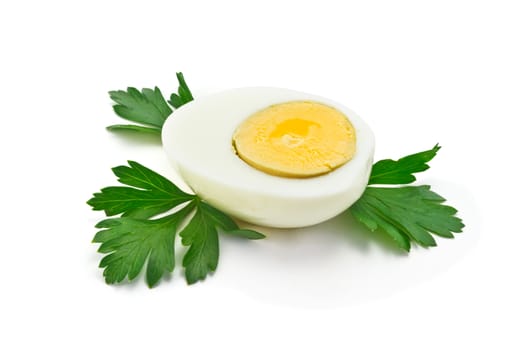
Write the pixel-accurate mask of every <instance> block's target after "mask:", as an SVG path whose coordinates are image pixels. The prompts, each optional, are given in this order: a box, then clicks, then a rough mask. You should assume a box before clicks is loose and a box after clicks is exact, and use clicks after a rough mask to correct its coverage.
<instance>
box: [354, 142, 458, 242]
mask: <svg viewBox="0 0 525 350" xmlns="http://www.w3.org/2000/svg"><path fill="white" fill-rule="evenodd" d="M438 150H439V146H438V145H436V146H435V147H434V148H433V149H431V150H429V151H425V152H420V153H416V154H413V155H410V156H407V157H404V158H401V159H399V160H398V161H393V160H390V159H387V160H381V161H379V162H377V163H376V164H374V166H373V168H372V174H373V175H374V174H375V177H373V178H372V176H371V178H370V182H369V185H371V184H378V183H381V184H390V185H391V184H406V183H411V182H413V181H414V180H415V177H414V175H413V173H416V172H421V171H424V170H426V169H428V168H429V166H428V165H427V164H426V163H427V162H428V161H430V160H431V159H432V158H434V156H435V155H436V153H437V151H438ZM443 202H445V198H443V197H441V196H440V195H438V194H437V193H435V192H432V191H431V190H430V186H427V185H424V186H399V187H377V186H368V187H367V188H366V190H365V192H364V193H363V195H362V196H361V197H360V198H359V199H358V200H357V202H355V203H354V204H353V205H352V206H351V207H350V209H349V211H350V213H351V214H352V215H353V216H354V217H355V218H356V219H357V220H359V221H360V222H361V223H363V224H364V225H365V226H366V227H367V228H368V229H369V230H371V231H375V230H376V229H378V228H380V229H382V230H383V231H384V232H386V233H387V234H388V235H389V236H390V237H391V238H392V239H393V240H394V241H395V242H396V243H397V245H398V246H399V247H400V248H401V249H404V250H406V251H410V247H411V241H414V242H416V243H418V244H419V245H421V246H423V247H431V246H435V245H436V241H435V239H434V237H433V236H432V235H437V236H441V237H446V238H453V237H454V235H453V233H459V232H461V230H462V228H463V227H464V225H463V223H462V221H461V219H460V218H458V217H457V216H455V214H456V213H457V210H456V209H455V208H453V207H450V206H447V205H444V204H443Z"/></svg>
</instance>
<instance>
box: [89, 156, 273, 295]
mask: <svg viewBox="0 0 525 350" xmlns="http://www.w3.org/2000/svg"><path fill="white" fill-rule="evenodd" d="M128 164H129V166H118V167H115V168H113V173H114V174H115V175H116V176H117V178H118V181H119V182H121V183H122V184H124V185H127V186H111V187H106V188H103V189H102V190H101V191H100V192H98V193H95V194H94V195H93V197H92V198H91V199H90V200H89V201H88V204H89V205H90V206H91V207H92V208H93V209H94V210H103V211H104V212H105V213H106V215H107V216H117V217H112V218H108V219H105V220H102V221H100V222H99V223H98V224H97V225H96V228H98V229H100V231H98V232H97V234H96V235H95V238H94V239H93V242H94V243H101V245H100V247H99V252H100V253H103V254H107V255H106V256H105V257H104V258H103V259H102V260H101V261H100V265H99V266H100V267H101V268H103V269H104V277H105V280H106V282H107V283H108V284H113V283H119V282H122V281H123V280H124V279H125V278H126V277H127V278H128V280H130V281H131V280H134V279H135V278H136V277H137V276H138V275H139V273H140V272H141V271H142V269H143V268H144V266H145V265H146V264H147V267H146V281H147V283H148V285H149V286H150V287H153V286H154V285H156V284H157V283H158V282H159V280H160V279H161V278H162V276H164V275H165V274H169V273H171V272H172V271H173V270H174V268H175V249H174V245H175V236H176V234H177V232H179V234H180V237H181V238H182V244H183V245H184V246H187V247H188V249H187V251H186V253H185V255H184V258H183V267H184V269H185V270H184V271H185V275H186V281H187V282H188V283H189V284H193V283H195V282H198V281H200V280H204V279H205V278H206V276H207V275H208V274H209V273H212V272H213V271H215V270H216V268H217V264H218V260H219V231H220V232H223V233H226V234H229V235H234V236H237V237H241V238H247V239H261V238H264V235H263V234H261V233H259V232H256V231H253V230H246V229H240V228H239V226H238V225H237V224H236V223H235V221H233V220H232V219H231V218H230V217H229V216H228V215H226V214H224V213H223V212H221V211H220V210H218V209H216V208H214V207H212V206H211V205H209V204H208V203H206V202H204V201H203V200H202V199H201V198H199V197H198V196H196V195H194V194H189V193H186V192H184V191H182V190H181V189H179V188H178V187H177V186H176V185H175V184H173V183H172V182H171V181H169V180H168V179H166V178H165V177H163V176H161V175H159V174H158V173H156V172H154V171H153V170H150V169H148V168H146V167H145V166H143V165H141V164H139V163H137V162H134V161H129V162H128ZM172 210H175V212H174V213H171V214H168V213H167V212H169V211H172ZM118 215H120V216H118ZM159 216H160V217H159ZM188 220H189V222H188V223H187V224H186V225H185V226H184V223H185V222H187V221H188Z"/></svg>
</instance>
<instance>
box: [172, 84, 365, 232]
mask: <svg viewBox="0 0 525 350" xmlns="http://www.w3.org/2000/svg"><path fill="white" fill-rule="evenodd" d="M162 143H163V147H164V149H165V151H166V153H167V155H168V158H169V159H170V160H171V161H172V163H173V164H174V165H175V166H176V168H177V169H178V171H179V173H180V175H181V176H182V178H183V179H184V180H185V182H186V183H187V184H188V185H189V186H190V187H191V188H192V189H193V191H194V192H195V193H196V194H198V195H199V196H200V197H201V198H203V199H204V200H206V201H207V202H209V203H210V204H212V205H214V206H215V207H217V208H218V209H220V210H222V211H224V212H226V213H228V214H230V215H232V216H234V217H236V218H238V219H240V220H243V221H246V222H249V223H253V224H256V225H261V226H269V227H281V228H291V227H304V226H310V225H314V224H317V223H320V222H323V221H325V220H328V219H330V218H332V217H334V216H336V215H338V214H340V213H341V212H343V211H344V210H346V209H347V208H348V207H350V206H351V205H352V204H353V203H354V202H355V201H356V200H357V199H359V197H360V196H361V195H362V193H363V192H364V190H365V187H366V185H367V183H368V178H369V176H370V170H371V167H372V162H373V154H374V135H373V133H372V131H371V130H370V128H369V127H368V126H367V125H366V123H365V122H364V121H363V120H362V119H361V118H359V117H358V116H357V115H356V114H355V113H354V112H352V111H351V110H350V109H348V108H346V107H345V106H343V105H341V104H339V103H336V102H334V101H331V100H329V99H326V98H323V97H320V96H315V95H311V94H307V93H303V92H299V91H293V90H287V89H280V88H270V87H251V88H240V89H233V90H227V91H223V92H221V93H217V94H214V95H209V96H204V97H201V98H198V99H196V100H195V101H192V102H190V103H188V104H186V105H184V106H182V107H180V108H179V109H177V110H176V111H175V112H174V113H173V114H172V115H171V116H170V117H169V118H168V120H167V121H166V122H165V124H164V126H163V129H162Z"/></svg>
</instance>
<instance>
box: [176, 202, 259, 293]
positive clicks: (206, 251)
mask: <svg viewBox="0 0 525 350" xmlns="http://www.w3.org/2000/svg"><path fill="white" fill-rule="evenodd" d="M196 206H197V210H196V212H195V215H194V216H193V218H192V219H191V221H190V222H189V223H188V225H187V226H186V227H185V228H184V229H183V230H182V231H181V233H180V237H181V238H182V244H183V245H185V246H189V249H188V251H187V253H186V255H184V260H183V262H182V265H183V266H184V267H185V274H186V281H187V282H188V284H193V283H195V282H198V281H199V280H203V279H205V278H206V275H207V274H208V273H211V272H213V271H215V269H216V268H217V263H218V260H219V241H218V232H217V228H220V229H222V230H223V231H224V232H225V233H228V234H231V235H234V236H238V237H243V238H247V239H261V238H264V235H263V234H261V233H259V232H257V231H252V230H245V229H242V230H241V229H239V226H237V224H236V223H235V222H234V221H233V220H232V219H231V218H230V217H229V216H227V215H226V214H224V213H223V212H221V211H219V210H218V209H216V208H214V207H212V206H211V205H209V204H206V203H204V202H202V201H200V200H196Z"/></svg>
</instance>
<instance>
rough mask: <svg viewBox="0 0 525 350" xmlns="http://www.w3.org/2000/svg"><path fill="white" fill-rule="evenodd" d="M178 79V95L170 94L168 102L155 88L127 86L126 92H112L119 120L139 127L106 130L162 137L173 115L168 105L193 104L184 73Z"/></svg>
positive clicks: (112, 126) (111, 96) (118, 126)
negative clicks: (163, 126) (164, 127)
mask: <svg viewBox="0 0 525 350" xmlns="http://www.w3.org/2000/svg"><path fill="white" fill-rule="evenodd" d="M177 80H178V81H179V89H178V93H179V94H178V95H177V94H175V93H173V94H171V96H170V100H169V101H166V99H165V98H164V96H163V95H162V92H161V91H160V89H159V88H158V87H156V86H155V88H154V89H148V88H144V89H142V91H139V90H138V89H136V88H134V87H128V88H127V90H126V91H124V90H117V91H110V92H109V97H110V98H111V99H112V100H113V101H114V102H115V105H113V110H114V111H115V113H116V114H117V115H118V116H119V117H121V118H124V119H126V120H129V121H132V122H135V123H138V124H139V125H137V124H116V125H111V126H108V127H107V129H108V130H111V131H135V132H140V133H148V134H156V135H160V132H161V130H162V125H164V122H165V121H166V119H167V118H168V117H169V116H170V115H171V113H173V110H172V109H171V108H170V106H169V105H171V106H173V107H174V108H175V109H177V108H179V107H180V106H182V105H184V104H186V103H188V102H190V101H193V95H192V93H191V91H190V89H189V87H188V85H187V84H186V81H185V80H184V75H183V74H182V73H180V72H179V73H177ZM168 103H169V105H168Z"/></svg>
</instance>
